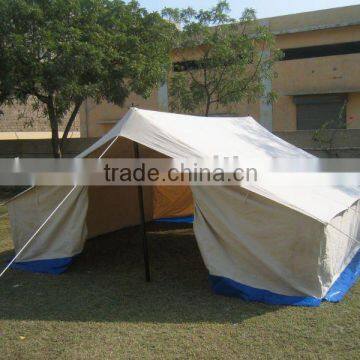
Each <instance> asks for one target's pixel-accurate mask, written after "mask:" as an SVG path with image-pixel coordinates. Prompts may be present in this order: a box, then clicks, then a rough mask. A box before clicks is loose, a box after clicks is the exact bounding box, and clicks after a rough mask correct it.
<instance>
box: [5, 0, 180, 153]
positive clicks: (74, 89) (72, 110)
mask: <svg viewBox="0 0 360 360" xmlns="http://www.w3.org/2000/svg"><path fill="white" fill-rule="evenodd" d="M173 32H174V26H173V25H172V24H170V23H169V22H168V21H165V20H164V19H162V18H161V16H160V15H159V14H158V13H148V12H147V11H146V10H145V9H143V8H140V7H139V4H138V3H137V2H136V1H130V2H129V3H128V4H127V3H125V2H124V1H120V0H0V103H12V102H14V101H21V102H26V101H27V100H28V99H29V97H32V98H35V99H36V102H39V103H40V104H41V105H43V109H44V112H45V114H46V116H48V118H49V120H50V123H51V127H52V131H53V145H54V146H55V147H56V146H57V145H56V144H55V143H56V139H54V137H55V138H56V137H57V129H58V124H59V122H61V121H62V119H63V118H64V116H68V115H69V114H70V115H69V118H68V119H67V125H69V126H67V129H66V130H70V128H69V127H71V125H72V122H73V121H74V119H75V117H76V114H77V112H78V110H79V108H80V105H81V103H82V102H83V101H84V100H85V99H86V98H88V97H90V98H93V99H95V100H96V101H100V100H107V101H109V102H112V103H115V104H118V105H122V104H123V102H124V100H125V99H126V98H127V96H128V95H129V94H130V93H131V92H135V93H137V94H139V95H142V96H144V97H147V96H149V95H150V93H151V90H152V89H153V87H154V86H156V85H158V84H160V83H161V82H162V81H163V80H164V77H165V76H166V71H167V67H168V66H169V64H170V60H169V52H170V49H171V43H172V35H173ZM37 106H38V105H37ZM65 135H67V134H65ZM54 140H55V141H54ZM60 145H61V144H60ZM57 147H58V148H55V149H54V155H55V156H59V155H60V154H59V153H60V152H61V146H60V148H59V146H57Z"/></svg>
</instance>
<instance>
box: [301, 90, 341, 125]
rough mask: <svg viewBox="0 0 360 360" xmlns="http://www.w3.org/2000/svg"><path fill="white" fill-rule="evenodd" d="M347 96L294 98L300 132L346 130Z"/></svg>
mask: <svg viewBox="0 0 360 360" xmlns="http://www.w3.org/2000/svg"><path fill="white" fill-rule="evenodd" d="M346 102H347V96H346V95H345V94H329V95H301V96H294V103H295V104H296V122H297V129H298V130H315V129H321V128H327V129H346Z"/></svg>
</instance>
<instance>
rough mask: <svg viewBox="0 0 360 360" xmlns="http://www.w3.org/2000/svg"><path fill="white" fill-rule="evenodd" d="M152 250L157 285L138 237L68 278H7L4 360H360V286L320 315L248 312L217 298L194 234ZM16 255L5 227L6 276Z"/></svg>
mask: <svg viewBox="0 0 360 360" xmlns="http://www.w3.org/2000/svg"><path fill="white" fill-rule="evenodd" d="M0 213H4V209H1V208H0ZM149 240H150V243H151V264H152V277H153V281H152V282H151V283H145V282H144V274H143V263H142V252H141V239H140V233H139V232H138V230H137V229H135V228H132V229H128V230H125V231H120V232H118V233H115V234H111V235H107V236H102V237H100V238H98V239H96V240H94V241H89V242H88V244H87V246H86V249H85V251H84V253H83V254H82V255H81V256H80V257H79V258H78V259H77V260H76V261H75V263H74V265H72V266H71V268H70V270H69V271H68V272H67V273H66V274H64V275H60V276H48V275H39V274H29V273H23V272H16V271H13V270H10V271H9V272H8V273H6V275H5V276H4V277H3V278H1V279H0V358H1V359H57V358H61V359H73V358H76V359H97V358H99V359H100V358H102V359H118V358H141V357H145V358H160V359H161V358H214V359H220V358H225V359H238V358H244V359H249V358H251V359H253V358H255V359H256V358H310V359H313V358H314V359H315V358H322V359H344V358H348V359H356V358H359V357H360V342H359V339H360V336H359V335H360V284H358V285H357V286H355V287H354V288H353V289H352V291H351V292H350V293H349V294H348V295H347V297H346V299H345V300H344V301H343V302H342V303H340V304H327V303H326V304H323V305H322V306H321V307H320V308H297V307H278V306H267V305H263V304H258V303H246V302H243V301H241V300H238V299H233V298H226V297H222V296H218V295H214V294H213V293H212V292H211V290H210V287H209V284H208V280H207V272H206V269H205V267H204V264H203V262H202V260H201V257H200V254H199V251H198V249H197V246H196V242H195V239H194V235H193V232H192V230H191V229H181V230H176V231H174V230H172V231H152V232H150V236H149ZM11 249H12V246H11V242H10V232H9V224H8V219H7V218H6V217H5V218H1V219H0V264H1V266H4V265H5V263H6V261H7V260H8V259H10V257H11V255H12V251H11Z"/></svg>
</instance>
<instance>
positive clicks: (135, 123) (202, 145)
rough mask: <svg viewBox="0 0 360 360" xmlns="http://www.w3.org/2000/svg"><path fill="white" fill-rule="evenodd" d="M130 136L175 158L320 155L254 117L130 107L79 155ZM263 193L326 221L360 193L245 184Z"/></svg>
mask: <svg viewBox="0 0 360 360" xmlns="http://www.w3.org/2000/svg"><path fill="white" fill-rule="evenodd" d="M118 137H125V138H128V139H130V140H133V141H136V142H138V143H139V144H142V145H144V146H147V147H148V148H150V149H153V150H155V151H157V152H159V153H162V154H164V155H167V156H169V157H172V158H194V157H195V158H196V157H198V158H203V157H213V156H237V157H238V158H239V159H240V160H241V159H248V158H256V159H259V158H261V159H265V160H266V159H268V160H271V159H276V158H296V159H299V158H315V157H314V156H313V155H310V154H308V153H307V152H305V151H303V150H302V149H299V148H297V147H296V146H294V145H291V144H289V143H287V142H286V141H284V140H282V139H280V138H279V137H277V136H275V135H274V134H272V133H271V132H269V131H268V130H266V129H265V128H264V127H262V126H261V125H260V124H259V123H258V122H257V121H255V120H254V119H253V118H251V117H201V116H191V115H180V114H172V113H164V112H157V111H150V110H142V109H137V108H131V109H130V110H129V111H128V113H127V114H126V115H125V116H124V118H123V119H122V120H121V121H119V122H118V123H117V124H116V125H115V126H114V127H113V128H112V129H111V130H110V131H109V132H108V133H107V134H106V135H104V136H103V137H102V138H101V139H99V140H98V141H97V142H96V143H95V144H93V145H92V146H91V147H90V148H89V149H87V150H85V151H84V152H83V153H81V154H80V155H79V157H86V156H87V155H89V154H91V153H92V152H94V151H95V150H96V149H98V148H100V147H101V146H103V145H105V144H107V143H108V142H110V141H112V140H113V141H114V139H116V138H118ZM242 186H243V187H244V188H245V189H247V190H249V191H252V192H255V193H257V194H259V195H261V196H264V197H266V198H269V199H271V200H273V201H276V202H278V203H281V204H283V205H285V206H288V207H290V208H292V209H294V210H296V211H299V212H301V213H303V214H305V215H308V216H310V217H312V218H314V219H316V220H318V221H321V222H324V223H327V222H329V221H330V220H331V219H332V218H333V217H334V216H336V215H337V214H339V213H340V212H342V211H343V210H345V209H348V208H349V207H350V206H351V205H352V204H353V203H354V202H355V201H357V200H358V199H359V198H360V191H359V189H358V188H354V187H340V186H337V187H336V186H326V187H325V186H298V185H291V184H290V185H289V186H281V185H275V186H274V185H273V184H271V183H269V184H267V183H261V184H256V183H244V184H242Z"/></svg>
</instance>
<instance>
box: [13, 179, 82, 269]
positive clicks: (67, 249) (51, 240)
mask: <svg viewBox="0 0 360 360" xmlns="http://www.w3.org/2000/svg"><path fill="white" fill-rule="evenodd" d="M72 189H73V188H72V187H59V186H50V187H48V186H39V187H35V188H34V189H32V190H31V191H29V192H27V193H24V194H23V195H22V196H20V197H18V198H16V199H14V200H13V201H11V202H10V203H8V211H9V217H10V223H11V231H12V238H13V242H14V247H15V252H16V253H17V254H18V253H19V251H20V250H21V249H22V248H23V246H24V245H25V243H26V242H27V241H28V240H29V239H30V238H31V237H32V236H33V234H34V233H35V232H36V230H37V229H39V227H40V226H41V225H42V224H43V223H44V221H46V219H47V218H48V216H49V215H50V214H51V213H52V211H53V210H55V209H56V208H57V206H58V205H59V204H60V203H61V201H62V200H63V199H64V198H65V197H66V196H67V195H68V194H69V193H70V191H71V190H72ZM87 207H88V194H87V188H86V187H77V188H75V189H74V190H73V191H72V192H71V194H70V195H69V197H68V198H67V200H66V201H65V202H64V203H63V204H62V205H61V206H60V207H59V208H58V210H57V211H56V213H55V214H54V216H52V217H51V218H50V219H49V220H48V222H47V223H46V225H45V226H44V227H43V228H42V229H41V231H40V232H39V233H38V235H37V236H36V238H34V240H33V241H32V242H30V243H29V245H28V246H27V247H26V248H25V249H24V250H23V252H22V253H21V254H20V255H19V256H18V258H17V261H16V263H14V265H13V267H14V268H18V269H23V270H30V271H36V272H47V273H48V272H50V273H60V272H63V271H64V270H66V267H67V265H69V263H70V262H71V260H72V258H73V257H74V256H76V255H77V254H79V253H80V252H81V251H82V249H83V245H84V242H85V239H86V236H87V229H86V224H85V219H86V214H87Z"/></svg>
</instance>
